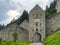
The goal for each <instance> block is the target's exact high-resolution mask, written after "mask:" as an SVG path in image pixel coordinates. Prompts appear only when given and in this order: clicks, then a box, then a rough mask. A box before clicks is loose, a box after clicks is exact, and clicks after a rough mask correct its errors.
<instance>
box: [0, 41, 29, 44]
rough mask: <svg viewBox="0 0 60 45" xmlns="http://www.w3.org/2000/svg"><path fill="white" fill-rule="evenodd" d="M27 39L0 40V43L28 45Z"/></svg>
mask: <svg viewBox="0 0 60 45" xmlns="http://www.w3.org/2000/svg"><path fill="white" fill-rule="evenodd" d="M29 44H30V42H29V41H17V42H14V41H0V45H29Z"/></svg>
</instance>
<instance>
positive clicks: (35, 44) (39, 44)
mask: <svg viewBox="0 0 60 45" xmlns="http://www.w3.org/2000/svg"><path fill="white" fill-rule="evenodd" d="M29 45H43V44H42V43H31V44H29Z"/></svg>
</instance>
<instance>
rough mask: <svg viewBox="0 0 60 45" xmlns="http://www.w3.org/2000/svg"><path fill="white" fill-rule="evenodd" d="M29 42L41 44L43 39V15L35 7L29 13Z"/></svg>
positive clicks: (37, 7) (40, 10)
mask: <svg viewBox="0 0 60 45" xmlns="http://www.w3.org/2000/svg"><path fill="white" fill-rule="evenodd" d="M29 28H30V29H29V40H30V41H32V42H41V41H42V40H43V39H44V38H45V33H46V31H45V13H44V11H43V10H42V9H41V7H40V6H39V5H36V6H35V7H34V8H33V9H32V10H31V11H30V13H29Z"/></svg>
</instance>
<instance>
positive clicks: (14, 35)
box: [13, 32, 18, 42]
mask: <svg viewBox="0 0 60 45" xmlns="http://www.w3.org/2000/svg"><path fill="white" fill-rule="evenodd" d="M13 38H14V41H15V42H16V40H17V39H18V34H17V32H14V33H13Z"/></svg>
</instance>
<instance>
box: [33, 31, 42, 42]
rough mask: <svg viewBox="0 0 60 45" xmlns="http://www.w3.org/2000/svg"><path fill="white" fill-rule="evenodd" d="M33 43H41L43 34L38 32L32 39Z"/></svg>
mask: <svg viewBox="0 0 60 45" xmlns="http://www.w3.org/2000/svg"><path fill="white" fill-rule="evenodd" d="M32 42H41V34H40V33H38V32H36V33H35V34H34V35H33V37H32Z"/></svg>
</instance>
